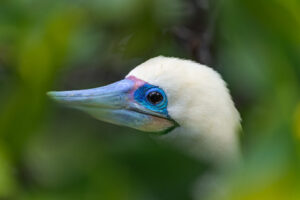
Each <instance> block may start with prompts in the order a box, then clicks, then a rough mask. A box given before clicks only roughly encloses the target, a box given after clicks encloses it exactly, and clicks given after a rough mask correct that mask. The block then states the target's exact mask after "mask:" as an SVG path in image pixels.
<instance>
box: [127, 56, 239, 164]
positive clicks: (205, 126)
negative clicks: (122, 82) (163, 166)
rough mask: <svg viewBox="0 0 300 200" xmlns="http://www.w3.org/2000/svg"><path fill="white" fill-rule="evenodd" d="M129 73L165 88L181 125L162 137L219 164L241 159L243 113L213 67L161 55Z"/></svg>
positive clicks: (171, 106)
mask: <svg viewBox="0 0 300 200" xmlns="http://www.w3.org/2000/svg"><path fill="white" fill-rule="evenodd" d="M127 76H135V77H137V78H139V79H141V80H144V81H146V82H148V83H150V84H153V85H157V86H159V87H160V88H162V89H164V90H165V92H166V94H167V96H168V100H169V104H168V112H169V114H170V116H171V117H172V118H173V119H174V120H175V121H177V122H178V123H179V125H180V127H178V128H176V129H174V130H173V131H171V132H169V133H168V134H166V135H163V136H159V137H160V138H161V139H163V140H164V141H167V142H170V143H172V144H175V145H176V146H179V147H180V148H182V149H183V150H184V151H187V152H189V153H191V154H192V155H194V156H196V157H198V158H201V159H205V160H208V161H210V162H213V163H215V164H217V165H220V164H224V163H226V164H230V163H231V162H235V161H236V160H237V159H238V157H239V142H238V135H237V134H238V133H237V132H238V129H239V128H240V115H239V113H238V111H237V110H236V108H235V106H234V103H233V101H232V99H231V96H230V94H229V91H228V89H227V87H226V83H225V82H224V81H223V79H222V78H221V76H220V75H219V74H218V73H217V72H216V71H214V70H213V69H212V68H209V67H207V66H204V65H201V64H198V63H196V62H193V61H189V60H183V59H178V58H169V57H163V56H159V57H155V58H152V59H150V60H148V61H146V62H144V63H142V64H141V65H139V66H137V67H136V68H134V69H133V70H132V71H131V72H130V73H129V74H128V75H127Z"/></svg>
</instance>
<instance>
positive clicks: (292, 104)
mask: <svg viewBox="0 0 300 200" xmlns="http://www.w3.org/2000/svg"><path fill="white" fill-rule="evenodd" d="M157 55H165V56H176V57H182V58H188V59H193V60H196V61H198V62H200V63H204V64H208V65H210V66H211V67H213V68H215V69H216V70H217V71H219V72H220V73H221V74H222V76H223V77H224V79H225V80H226V81H227V82H228V85H229V88H230V90H231V92H232V95H233V98H234V101H235V103H236V105H237V107H238V109H239V111H240V112H241V115H242V118H243V128H244V134H243V136H242V145H243V151H244V155H245V164H244V165H243V166H241V167H240V169H239V170H236V171H235V173H233V174H231V175H230V176H227V177H226V179H225V183H226V184H225V185H224V187H222V188H220V191H219V192H214V193H213V194H211V195H209V197H210V199H216V200H217V199H218V200H219V199H228V200H238V199H241V200H253V199H255V200H258V199H263V200H269V199H270V200H289V199H292V200H299V199H300V98H299V82H300V2H299V0H269V1H261V0H243V1H238V0H215V1H213V0H210V1H209V0H109V1H107V0H72V1H70V0H1V1H0V199H1V200H2V199H4V200H6V199H8V200H10V199H11V200H14V199H28V200H31V199H37V200H50V199H51V200H52V199H55V200H65V199H75V200H76V199H87V200H90V199H104V200H177V199H178V200H190V199H192V196H193V195H192V194H193V190H192V188H193V185H194V183H195V182H196V180H197V179H198V178H199V176H200V175H201V174H203V173H205V171H206V170H207V167H205V166H204V165H202V164H201V163H200V162H199V161H197V160H194V159H193V158H190V157H187V156H186V155H184V154H183V153H181V152H179V151H178V150H176V149H174V148H173V147H170V146H166V145H162V144H157V143H156V142H155V141H153V140H152V139H151V138H150V137H149V136H148V135H146V134H144V133H141V132H139V131H135V130H132V129H129V128H123V127H116V126H114V125H110V124H106V123H103V122H100V121H97V120H95V119H93V118H91V117H89V116H87V115H85V114H83V113H80V112H78V111H76V110H69V109H66V108H63V107H60V106H59V105H56V104H55V103H53V102H51V101H50V100H49V99H48V98H47V97H46V95H45V93H46V91H49V90H65V89H68V90H70V89H82V88H90V87H97V86H100V85H104V84H107V83H111V82H114V81H117V80H119V79H121V78H123V77H124V76H125V75H126V74H127V72H128V71H129V70H130V69H132V68H134V66H136V65H137V64H140V63H141V62H143V61H145V60H146V59H149V58H151V57H154V56H157Z"/></svg>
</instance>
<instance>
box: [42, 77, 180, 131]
mask: <svg viewBox="0 0 300 200" xmlns="http://www.w3.org/2000/svg"><path fill="white" fill-rule="evenodd" d="M135 87H136V85H135V82H134V81H133V80H130V79H124V80H121V81H118V82H116V83H113V84H110V85H107V86H103V87H98V88H93V89H86V90H73V91H60V92H57V91H53V92H48V93H47V94H48V95H49V96H50V97H51V98H53V99H54V100H56V101H57V102H59V103H62V104H65V105H66V106H69V107H73V108H76V109H79V110H82V111H84V112H87V113H89V114H90V115H92V116H94V117H95V118H97V119H99V120H102V121H106V122H109V123H113V124H117V125H122V126H128V127H131V128H135V129H138V130H142V131H146V132H155V133H162V132H165V131H167V130H169V129H171V128H172V127H174V126H175V123H174V121H173V120H171V119H169V118H168V117H164V116H159V114H157V115H155V114H153V111H151V110H147V109H146V108H144V107H142V106H141V105H139V104H138V103H137V102H136V101H135V100H134V95H133V93H134V90H135Z"/></svg>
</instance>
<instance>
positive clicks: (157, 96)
mask: <svg viewBox="0 0 300 200" xmlns="http://www.w3.org/2000/svg"><path fill="white" fill-rule="evenodd" d="M147 99H148V101H150V102H151V103H152V104H158V103H159V102H161V101H162V100H163V96H162V94H161V93H159V92H150V93H149V94H148V96H147Z"/></svg>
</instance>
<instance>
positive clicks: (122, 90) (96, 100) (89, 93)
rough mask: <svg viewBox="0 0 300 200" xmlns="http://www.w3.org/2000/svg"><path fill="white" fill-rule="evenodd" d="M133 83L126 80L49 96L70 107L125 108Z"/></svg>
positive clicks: (51, 93)
mask: <svg viewBox="0 0 300 200" xmlns="http://www.w3.org/2000/svg"><path fill="white" fill-rule="evenodd" d="M133 85H134V83H133V81H131V80H128V79H124V80H122V81H118V82H116V83H113V84H110V85H107V86H103V87H98V88H93V89H86V90H71V91H61V92H57V91H53V92H48V93H47V94H48V95H49V96H50V97H51V98H53V99H54V100H56V101H58V102H59V103H63V104H66V105H67V106H70V107H75V108H81V107H98V108H107V109H109V108H110V109H120V108H125V107H126V106H127V103H128V93H129V92H130V90H132V88H133Z"/></svg>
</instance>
